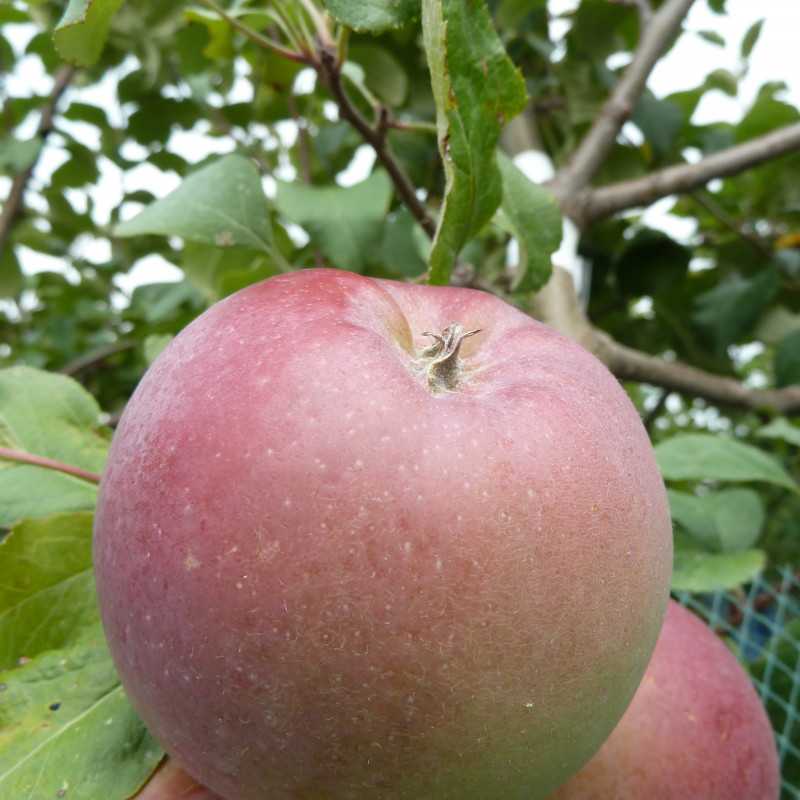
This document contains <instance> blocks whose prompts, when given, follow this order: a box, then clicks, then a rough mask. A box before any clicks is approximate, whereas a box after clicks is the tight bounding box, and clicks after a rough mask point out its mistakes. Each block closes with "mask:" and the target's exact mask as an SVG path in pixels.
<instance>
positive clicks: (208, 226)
mask: <svg viewBox="0 0 800 800" xmlns="http://www.w3.org/2000/svg"><path fill="white" fill-rule="evenodd" d="M114 234H115V235H116V236H141V235H143V234H160V235H163V236H181V237H183V238H184V239H185V240H187V241H190V242H199V243H201V244H211V245H216V246H217V247H234V246H237V245H238V246H242V247H249V248H251V249H253V250H260V251H262V252H265V253H269V254H270V255H272V256H273V257H275V255H276V253H277V250H276V248H275V246H274V241H273V236H272V227H271V225H270V219H269V209H268V207H267V198H266V196H265V195H264V190H263V188H262V186H261V178H260V176H259V174H258V170H257V169H256V167H255V165H254V164H253V163H252V162H251V161H250V160H249V159H247V158H244V157H242V156H239V155H230V156H226V157H224V158H221V159H220V160H219V161H215V162H214V163H213V164H211V165H209V166H207V167H204V168H203V169H200V170H198V171H197V172H194V173H192V174H191V175H190V176H189V177H188V178H186V180H184V181H183V183H182V184H181V185H180V186H179V187H178V188H177V189H175V191H174V192H172V193H171V194H168V195H167V196H166V197H164V198H163V199H162V200H157V201H156V202H155V203H153V204H152V205H149V206H147V208H145V209H144V211H142V212H141V213H140V214H139V215H138V216H136V217H134V218H133V219H131V220H128V221H127V222H123V223H121V224H119V225H117V227H116V229H115V231H114ZM280 258H281V260H282V256H281V257H280Z"/></svg>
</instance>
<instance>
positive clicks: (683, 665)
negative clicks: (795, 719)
mask: <svg viewBox="0 0 800 800" xmlns="http://www.w3.org/2000/svg"><path fill="white" fill-rule="evenodd" d="M779 791H780V774H779V769H778V754H777V752H776V749H775V737H774V735H773V733H772V728H771V726H770V723H769V719H768V718H767V715H766V713H765V711H764V707H763V706H762V705H761V701H760V700H759V698H758V695H757V694H756V692H755V690H754V689H753V685H752V684H751V683H750V679H749V678H748V677H747V673H746V672H745V671H744V670H743V669H742V667H741V666H740V665H739V662H738V661H737V660H736V659H735V658H734V656H733V654H732V653H731V651H730V650H728V648H727V647H726V646H725V645H724V644H723V643H722V641H721V640H720V639H719V638H718V637H717V636H716V634H714V632H713V631H711V630H710V629H709V628H708V627H707V626H706V625H704V624H703V623H702V622H701V621H700V620H699V619H698V618H697V617H696V616H695V615H694V614H692V613H691V612H689V611H687V610H686V609H685V608H683V607H682V606H680V605H678V604H677V603H675V602H670V604H669V608H668V610H667V616H666V620H665V622H664V627H663V629H662V631H661V636H660V638H659V640H658V644H657V645H656V649H655V652H654V653H653V658H652V660H651V662H650V666H649V667H648V668H647V672H646V673H645V677H644V680H643V681H642V684H641V686H640V687H639V689H638V691H637V692H636V695H635V696H634V699H633V702H632V703H631V705H630V708H628V710H627V711H626V712H625V716H623V718H622V720H621V721H620V723H619V725H617V727H616V728H615V730H614V732H613V733H612V734H611V736H610V737H609V739H608V741H607V742H606V743H605V744H604V745H603V746H602V748H601V749H600V752H599V753H598V754H597V755H596V756H595V757H594V758H593V759H592V760H591V761H590V762H589V763H588V764H587V765H586V766H585V767H584V768H583V769H582V770H581V771H580V772H579V773H578V774H577V775H575V776H574V777H573V778H571V779H570V780H569V781H568V782H567V783H566V785H564V786H563V787H561V789H559V790H558V791H557V792H556V793H555V794H554V795H552V797H551V800H693V798H697V800H777V798H778V794H779Z"/></svg>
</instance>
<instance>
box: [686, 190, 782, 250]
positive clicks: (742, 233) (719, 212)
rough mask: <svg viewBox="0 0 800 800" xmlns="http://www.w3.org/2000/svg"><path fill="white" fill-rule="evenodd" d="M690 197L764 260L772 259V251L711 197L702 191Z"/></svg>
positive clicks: (693, 193) (692, 193)
mask: <svg viewBox="0 0 800 800" xmlns="http://www.w3.org/2000/svg"><path fill="white" fill-rule="evenodd" d="M689 197H691V198H692V200H694V202H695V203H697V205H699V206H701V207H702V208H704V209H705V210H706V211H708V213H709V214H711V216H712V217H714V219H716V220H717V221H718V222H720V223H721V224H722V225H724V226H725V227H726V228H727V229H728V230H730V231H731V232H732V233H735V234H736V235H737V236H738V237H739V238H740V239H741V240H742V241H743V242H746V243H747V244H748V245H750V247H752V248H753V250H755V251H756V253H758V254H759V255H760V256H761V257H762V258H772V250H771V248H769V247H768V246H767V245H766V244H764V242H762V241H761V239H760V238H759V237H758V236H757V235H756V234H755V233H752V232H751V231H748V230H745V228H743V227H742V226H741V225H740V224H739V223H738V222H737V221H736V220H735V219H734V218H733V217H732V216H731V215H730V214H729V213H728V212H727V211H726V210H725V209H724V208H723V207H722V206H721V205H720V204H719V203H718V202H717V201H716V200H715V199H714V198H713V197H712V196H711V195H709V194H708V193H707V192H704V191H703V190H702V189H698V190H697V191H694V192H691V193H690V194H689Z"/></svg>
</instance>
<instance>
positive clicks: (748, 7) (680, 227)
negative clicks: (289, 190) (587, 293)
mask: <svg viewBox="0 0 800 800" xmlns="http://www.w3.org/2000/svg"><path fill="white" fill-rule="evenodd" d="M596 1H597V2H600V1H601V0H596ZM576 4H577V2H576V0H549V5H550V8H551V10H552V11H554V12H561V11H563V10H567V9H569V8H572V7H574V6H575V5H576ZM727 7H728V11H729V13H728V14H727V15H724V16H719V15H716V14H714V13H712V12H711V11H710V10H709V8H708V6H707V3H706V2H705V0H696V2H695V4H694V7H693V9H692V11H691V13H690V15H689V17H688V20H687V22H686V28H687V29H688V30H689V31H692V32H697V31H701V30H713V31H716V32H717V33H719V34H720V35H721V36H722V37H723V38H725V40H726V46H725V47H724V48H723V47H718V46H715V45H712V44H710V43H708V42H706V41H705V40H704V39H702V38H701V37H699V36H697V35H692V34H691V33H690V34H687V35H684V36H683V37H682V38H681V40H680V41H679V43H678V45H677V46H676V47H675V48H674V49H673V51H672V52H671V53H670V54H669V55H668V56H667V57H666V58H664V59H663V60H662V61H661V62H660V63H659V64H658V66H657V67H656V69H655V70H654V72H653V74H652V76H651V78H650V82H649V84H648V85H649V87H650V88H651V89H652V90H653V91H654V92H655V93H656V95H658V96H662V95H664V94H669V93H670V92H674V91H678V90H682V89H689V88H692V87H694V86H696V85H697V84H698V83H699V82H700V81H701V80H702V79H703V78H704V77H705V75H706V74H708V73H709V72H710V71H711V70H713V69H719V68H724V69H728V70H730V71H731V72H734V73H736V72H737V71H738V70H739V67H740V64H739V44H740V42H741V39H742V36H744V34H745V32H746V31H747V29H748V28H749V27H750V25H752V23H753V22H755V21H756V20H757V19H760V18H762V17H763V18H764V19H765V23H764V27H763V30H762V33H761V37H760V39H759V41H758V44H757V45H756V48H755V50H754V51H753V54H752V56H751V59H750V71H749V73H748V75H747V77H746V78H745V79H744V80H743V81H742V83H741V85H740V92H739V96H738V97H737V98H731V97H728V96H727V95H724V94H723V93H722V92H719V91H712V92H708V93H707V94H706V95H705V97H704V98H703V100H702V102H701V103H700V106H699V107H698V109H697V111H696V113H695V116H694V121H695V122H709V121H713V120H719V119H723V120H727V121H730V122H736V121H737V120H738V119H740V118H741V116H742V115H743V113H744V112H745V111H746V109H747V108H748V106H749V105H750V104H751V103H752V101H753V98H754V97H755V95H756V92H757V90H758V88H759V86H761V85H762V84H763V83H764V82H765V81H785V82H786V83H787V84H788V90H787V92H786V94H785V95H784V99H785V100H787V101H788V102H791V103H794V104H795V105H798V106H800V69H798V66H800V59H798V56H797V49H798V37H797V31H798V30H800V3H798V2H796V0H759V2H757V3H756V2H753V0H728V3H727ZM554 24H555V26H556V30H558V24H559V23H557V22H556V23H554ZM562 30H563V27H562ZM6 32H7V35H9V34H10V39H11V43H12V45H13V46H14V48H15V49H16V51H17V52H20V51H21V50H22V49H24V47H25V45H26V44H27V41H28V40H29V39H30V37H31V35H32V33H33V31H32V28H31V27H30V26H8V27H7V28H6ZM131 61H132V60H131ZM133 68H135V63H131V64H128V65H126V66H124V67H123V69H125V70H126V71H128V70H130V69H133ZM4 81H5V86H6V89H7V91H8V93H9V94H10V95H12V96H19V95H26V94H31V93H40V94H44V93H47V92H48V91H49V84H50V81H49V79H48V77H47V75H46V74H45V73H44V72H43V70H42V68H41V64H40V62H39V61H38V59H37V58H33V57H29V58H25V59H22V60H20V61H19V62H18V64H17V68H16V70H15V72H14V73H13V74H11V75H8V76H5V77H4ZM112 85H113V84H112V82H111V81H110V80H109V81H104V82H103V83H101V84H100V85H98V86H95V87H90V88H89V89H81V90H75V89H71V90H69V97H70V98H72V99H76V98H77V97H78V96H80V99H81V100H83V101H85V102H93V103H96V104H98V105H101V106H102V107H103V108H105V109H106V111H107V112H108V113H109V115H110V117H111V119H112V121H113V122H115V123H116V124H120V123H121V122H122V119H121V118H120V112H119V110H118V109H117V108H115V103H114V99H113V97H114V96H113V90H112ZM307 88H310V87H307ZM235 91H236V94H237V95H238V97H237V99H238V100H245V101H246V100H248V99H249V97H250V90H249V82H247V81H246V80H244V79H242V81H241V82H240V83H239V85H238V86H237V87H236V90H235ZM67 99H68V98H67ZM62 104H63V101H62ZM60 124H62V125H63V126H64V127H65V128H67V127H68V128H69V130H70V132H71V133H72V134H73V135H74V136H75V137H76V138H78V139H79V140H81V141H83V142H84V143H85V144H87V145H88V146H90V147H93V146H94V145H95V143H96V132H95V129H94V128H92V127H91V126H88V125H83V124H80V123H66V122H64V121H62V122H61V123H60ZM29 126H30V129H29V130H24V131H20V132H18V133H19V135H20V136H23V137H24V136H26V135H31V133H32V132H33V131H32V128H33V126H35V120H31V121H30V123H29ZM291 127H292V126H291V124H289V125H288V127H285V128H284V129H282V130H280V131H279V135H280V136H281V138H282V139H284V140H285V141H288V140H291V139H292V137H293V136H294V132H293V131H292V130H291ZM632 135H636V131H633V133H632ZM170 149H172V150H175V151H177V152H181V153H182V154H184V155H186V154H191V159H192V160H194V161H199V160H200V159H202V158H204V157H205V156H206V155H207V154H209V153H211V152H219V153H222V152H228V151H230V149H232V148H231V145H230V143H229V142H226V141H220V140H218V139H216V140H215V139H211V138H209V137H206V136H203V135H202V129H201V130H199V131H194V132H183V131H177V132H175V133H174V134H173V136H172V139H171V141H170ZM125 154H126V155H127V156H129V157H142V156H144V155H145V151H144V150H143V149H142V148H138V147H137V146H135V145H131V146H129V150H128V151H127V152H126V153H125ZM64 158H65V155H64V153H63V151H59V150H58V149H56V148H53V147H49V148H48V149H47V150H46V151H45V155H44V157H43V158H42V159H41V160H40V162H39V164H38V165H37V169H36V173H35V178H34V180H35V184H36V185H42V184H43V183H45V182H46V181H47V179H48V177H49V175H50V174H51V173H52V171H53V170H54V169H56V168H57V167H58V166H59V165H60V164H61V163H62V162H63V160H64ZM373 161H374V155H373V154H372V152H371V151H370V149H369V148H368V147H366V146H364V147H362V148H359V150H358V152H357V155H356V158H355V159H354V161H353V163H352V164H351V166H350V168H348V170H347V174H346V175H343V176H340V182H342V183H343V184H349V183H353V182H355V181H357V180H359V179H360V178H361V177H363V176H364V175H365V174H366V172H367V171H368V170H369V168H370V167H371V165H372V163H373ZM520 165H521V166H522V167H523V168H525V171H526V172H528V173H529V174H530V176H531V177H532V178H534V179H538V180H542V179H545V178H546V177H548V175H547V172H548V169H547V166H546V165H543V164H542V163H541V159H536V158H530V157H529V158H525V157H522V158H521V159H520ZM100 166H101V180H100V182H99V184H98V185H97V186H95V187H93V188H92V189H91V190H90V191H91V193H92V197H93V199H94V201H95V204H96V207H97V217H98V221H99V222H100V223H101V224H102V223H105V222H107V221H108V219H109V214H110V212H111V210H112V209H113V208H115V207H116V206H117V205H118V204H119V203H120V202H121V199H122V196H123V194H124V193H125V192H131V191H134V190H136V189H139V188H145V189H148V190H149V191H151V192H153V193H154V194H155V195H156V196H163V195H165V194H167V193H168V192H169V191H171V190H172V189H173V188H175V186H176V185H177V183H178V178H177V177H176V176H175V175H173V174H164V173H162V172H160V171H159V170H157V169H156V168H154V167H152V166H150V165H147V164H145V165H142V166H141V167H139V168H137V169H135V170H132V171H131V172H129V173H126V174H123V173H122V172H121V171H120V170H118V169H117V168H116V167H115V166H114V165H113V164H111V163H110V162H109V161H107V160H106V159H102V160H101V164H100ZM280 177H284V178H291V177H292V175H291V168H286V171H285V172H284V174H283V175H281V176H280ZM9 183H10V181H9V180H8V179H7V178H4V177H0V196H3V197H4V196H5V195H6V193H7V191H8V186H9ZM265 189H266V190H267V192H268V193H271V192H272V191H273V190H274V183H273V182H272V181H271V180H269V179H267V180H266V181H265ZM30 197H32V195H30V194H29V198H30ZM68 197H69V199H70V201H71V202H73V203H74V204H75V205H76V207H78V208H84V207H85V203H86V194H85V192H84V191H82V190H80V191H79V190H71V191H69V192H68ZM29 201H30V200H29ZM670 203H671V200H670V199H668V198H667V199H665V200H662V201H660V202H659V203H656V204H655V205H654V206H653V207H651V208H650V209H648V211H647V212H646V215H645V219H646V221H647V223H648V224H650V225H653V226H654V227H659V228H662V229H664V230H666V231H667V232H668V233H670V234H671V235H673V236H676V237H677V238H680V239H684V240H685V239H688V238H690V237H691V235H692V234H693V232H694V231H693V227H692V224H691V222H687V221H685V220H681V219H678V218H676V217H671V216H670V215H669V214H667V213H666V209H667V208H668V207H669V205H670ZM133 211H134V209H131V212H133ZM126 216H130V214H126ZM574 246H575V237H574V235H568V236H567V237H565V246H564V248H562V251H561V252H560V253H559V254H558V257H557V259H556V261H557V263H561V264H562V265H563V266H567V267H570V266H573V264H574V259H575V255H574ZM78 247H79V249H80V252H81V255H83V256H85V257H87V258H89V259H90V260H96V261H102V260H105V259H107V258H108V257H109V255H110V253H109V248H108V244H107V242H105V241H104V240H91V239H88V238H87V239H85V240H83V241H81V242H80V243H79V244H78ZM21 256H22V258H21V261H22V265H23V269H24V270H25V271H26V272H27V273H34V272H38V271H41V270H44V269H59V270H63V263H62V262H60V261H59V260H57V259H53V258H49V257H47V256H45V255H42V254H39V253H35V252H33V251H29V250H25V249H23V250H22V253H21ZM181 277H182V273H181V272H180V271H179V270H177V269H175V267H173V266H171V265H170V264H167V263H166V262H165V261H163V259H161V258H160V257H156V256H153V257H150V258H146V259H143V260H142V261H140V262H139V263H138V264H137V265H136V266H135V267H134V269H133V270H131V272H130V273H129V274H128V275H126V276H120V288H121V289H122V290H123V291H124V292H125V293H126V294H127V293H129V292H130V291H131V290H132V289H133V287H134V286H136V285H138V284H141V283H149V282H151V281H163V280H180V279H181Z"/></svg>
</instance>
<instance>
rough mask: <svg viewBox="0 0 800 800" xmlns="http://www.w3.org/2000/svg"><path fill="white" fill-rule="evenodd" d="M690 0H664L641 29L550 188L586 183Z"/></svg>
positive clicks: (572, 188)
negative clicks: (628, 58) (625, 64)
mask: <svg viewBox="0 0 800 800" xmlns="http://www.w3.org/2000/svg"><path fill="white" fill-rule="evenodd" d="M693 1H694V0H666V2H665V3H664V4H663V5H662V6H661V8H660V9H659V10H658V12H657V13H656V14H655V15H654V16H653V18H652V20H651V21H650V24H649V25H648V26H647V27H646V28H645V29H644V31H643V33H642V37H641V39H640V41H639V46H638V47H637V48H636V52H635V53H634V56H633V61H631V63H630V65H629V66H628V68H627V69H626V70H625V74H624V75H623V76H622V78H621V79H620V81H619V83H618V84H617V85H616V87H615V88H614V91H613V92H612V93H611V96H610V97H609V98H608V100H607V101H606V103H605V105H604V106H603V108H602V110H601V111H600V113H599V114H598V116H597V118H596V119H595V121H594V123H593V124H592V127H591V128H590V129H589V132H588V133H587V134H586V136H585V137H584V139H583V140H582V141H581V143H580V144H579V145H578V148H577V149H576V150H575V152H574V153H573V154H572V157H571V158H570V160H569V162H568V163H567V165H566V166H565V167H564V168H563V169H562V170H560V171H559V173H558V175H556V178H555V180H554V181H553V184H552V188H553V190H554V191H555V192H556V194H557V195H558V196H559V197H568V196H569V195H571V194H574V193H575V192H576V191H578V190H580V189H583V188H584V187H585V186H588V185H589V183H590V182H591V180H592V178H593V177H594V175H595V173H596V172H597V170H598V169H599V168H600V166H601V164H602V163H603V161H604V160H605V158H606V156H607V155H608V152H609V151H610V150H611V148H612V147H613V145H614V141H615V140H616V138H617V134H618V133H619V131H620V129H621V128H622V126H623V125H624V124H625V121H626V120H627V119H628V117H630V115H631V114H632V113H633V109H634V107H635V106H636V103H637V101H638V100H639V98H640V97H641V95H642V92H643V91H644V87H645V84H646V83H647V78H648V77H649V75H650V73H651V72H652V70H653V67H654V66H655V65H656V63H657V61H658V60H659V58H660V57H661V55H662V54H663V52H664V50H666V48H667V46H668V45H669V44H670V42H671V41H672V38H673V37H674V36H675V33H676V31H677V30H678V28H679V27H680V25H681V22H682V21H683V19H684V17H685V16H686V14H687V13H688V11H689V8H690V7H691V5H692V2H693Z"/></svg>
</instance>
